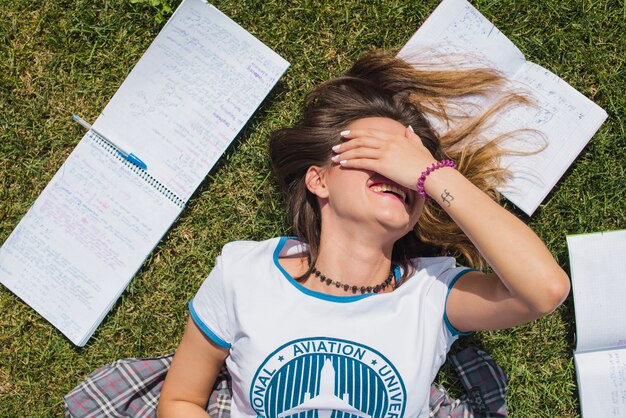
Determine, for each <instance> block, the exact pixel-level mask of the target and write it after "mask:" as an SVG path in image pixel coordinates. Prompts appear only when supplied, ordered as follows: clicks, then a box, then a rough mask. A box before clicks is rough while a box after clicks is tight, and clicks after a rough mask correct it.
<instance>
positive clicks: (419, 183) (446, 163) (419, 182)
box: [417, 160, 456, 199]
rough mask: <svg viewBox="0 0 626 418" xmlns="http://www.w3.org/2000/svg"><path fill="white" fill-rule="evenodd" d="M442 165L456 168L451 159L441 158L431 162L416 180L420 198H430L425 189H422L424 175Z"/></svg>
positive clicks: (424, 179)
mask: <svg viewBox="0 0 626 418" xmlns="http://www.w3.org/2000/svg"><path fill="white" fill-rule="evenodd" d="M442 167H451V168H456V164H455V163H454V161H452V160H441V161H437V162H436V163H433V165H431V166H430V167H428V168H427V169H426V170H424V171H422V175H421V176H420V178H419V180H417V193H418V194H419V196H420V197H421V198H422V199H430V196H428V194H427V193H426V190H424V182H425V181H426V177H427V176H428V175H429V174H430V173H432V172H433V171H435V170H437V169H439V168H442Z"/></svg>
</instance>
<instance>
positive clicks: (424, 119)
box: [270, 52, 530, 278]
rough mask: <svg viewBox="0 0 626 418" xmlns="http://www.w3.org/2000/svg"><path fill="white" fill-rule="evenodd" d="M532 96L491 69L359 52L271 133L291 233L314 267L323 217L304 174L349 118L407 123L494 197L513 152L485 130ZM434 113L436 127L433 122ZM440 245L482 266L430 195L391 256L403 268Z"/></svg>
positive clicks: (323, 156)
mask: <svg viewBox="0 0 626 418" xmlns="http://www.w3.org/2000/svg"><path fill="white" fill-rule="evenodd" d="M485 98H495V99H496V100H495V102H493V104H491V105H489V106H487V108H482V107H481V106H480V104H479V103H480V101H481V100H483V99H485ZM529 103H530V101H529V99H528V98H527V97H526V96H524V95H523V94H520V93H519V92H516V91H514V90H513V89H511V88H510V86H509V85H508V83H507V81H506V79H505V78H504V77H503V75H502V74H500V73H499V72H498V71H495V70H493V69H489V68H484V67H483V68H462V69H458V68H457V69H449V68H432V67H429V68H421V66H414V65H411V64H409V63H407V62H406V61H404V60H402V59H400V58H397V57H395V56H393V55H391V54H390V53H385V52H375V53H371V54H369V55H367V56H365V57H362V58H360V59H359V60H357V61H356V62H355V63H354V65H353V66H352V67H351V68H350V69H349V70H348V71H347V72H346V73H345V74H344V75H343V76H340V77H337V78H335V79H332V80H329V81H327V82H325V83H322V84H321V85H319V86H318V87H317V88H316V89H314V90H313V91H312V92H311V93H310V94H309V96H308V97H307V100H306V102H305V108H304V112H303V114H302V116H301V117H300V119H299V121H298V122H297V123H296V124H295V125H294V126H292V127H288V128H282V129H280V130H278V131H276V132H274V133H273V134H272V136H271V139H270V157H271V160H272V164H273V169H274V172H275V173H276V175H277V177H278V179H279V183H280V185H281V188H282V190H283V191H284V193H285V196H286V198H287V203H288V208H289V214H290V216H291V221H292V227H293V230H294V233H295V234H296V235H298V236H300V237H302V238H304V239H305V240H306V241H307V242H308V243H309V247H310V254H309V255H308V257H309V265H310V269H311V268H312V267H313V266H314V264H315V261H316V258H317V253H318V249H319V239H320V236H319V234H320V229H321V216H320V213H319V207H318V205H317V200H316V199H315V197H314V196H312V195H311V193H310V192H309V191H308V190H307V189H306V186H305V184H304V175H305V173H306V170H307V169H308V167H310V166H311V165H322V166H323V165H326V164H329V163H330V157H331V156H332V151H331V148H332V146H333V145H336V144H338V143H339V141H340V135H339V132H340V131H342V130H343V129H345V127H346V126H347V125H348V124H349V123H351V122H352V121H355V120H358V119H362V118H365V117H372V116H380V117H388V118H391V119H394V120H396V121H398V122H400V123H402V124H403V125H405V126H407V125H411V126H412V127H413V128H414V130H415V132H416V133H417V135H418V136H419V137H420V138H421V140H422V142H423V143H424V145H425V146H426V147H427V148H428V149H429V151H430V152H431V153H432V154H433V156H434V157H435V158H437V159H444V158H445V159H451V160H454V161H455V162H456V163H457V165H458V170H459V171H460V172H461V173H462V174H463V175H464V176H465V177H466V178H467V179H468V180H469V181H471V182H472V183H474V184H475V185H476V186H477V187H479V188H480V189H481V190H483V191H484V192H485V193H487V194H488V195H489V196H491V197H492V198H493V199H495V200H499V199H500V194H499V193H498V191H497V188H498V186H500V185H502V184H504V182H505V181H506V179H507V178H508V176H509V174H510V173H509V172H508V171H507V169H506V168H504V167H502V166H501V165H500V158H501V157H502V156H503V155H506V154H509V153H511V152H510V151H507V150H506V149H505V148H504V147H503V146H502V142H503V141H504V140H506V139H507V138H509V137H511V136H512V135H514V134H515V133H514V132H513V133H505V134H501V135H496V136H494V137H489V136H488V134H487V132H488V129H489V127H490V125H491V122H492V121H493V120H494V118H496V117H497V116H498V115H501V114H502V113H503V112H504V111H506V110H508V109H510V108H511V107H513V106H518V105H527V104H529ZM431 122H436V123H437V125H439V126H440V128H439V129H438V130H435V129H434V128H433V126H432V124H431ZM443 252H453V253H455V255H462V256H463V257H465V259H466V260H467V262H468V263H469V264H470V265H472V266H474V267H477V268H482V267H484V266H485V265H486V263H485V261H484V259H483V258H482V256H481V255H480V254H479V252H478V250H477V249H476V248H475V247H474V246H473V245H472V243H471V241H470V240H469V239H468V238H467V237H466V236H465V234H464V233H463V232H462V231H461V229H460V228H459V227H458V226H457V225H456V224H455V223H454V222H453V221H452V220H451V219H450V218H449V217H448V215H447V214H446V212H445V211H444V210H443V209H442V208H441V207H440V206H439V205H438V204H436V203H434V202H432V201H428V202H427V203H426V206H425V209H424V212H423V214H422V216H421V217H420V220H419V221H418V224H417V226H416V228H415V234H413V233H410V234H407V236H405V237H403V238H402V239H400V240H399V241H398V242H397V243H396V245H395V246H394V252H393V254H392V258H393V261H394V262H395V263H398V264H400V265H401V266H402V267H403V268H404V271H405V272H409V271H410V270H411V267H410V266H411V263H410V258H413V257H416V256H418V255H434V254H439V253H443ZM310 269H309V270H310ZM309 274H310V271H309V272H307V273H305V274H304V275H303V276H302V278H305V277H308V275H309ZM405 277H406V274H405Z"/></svg>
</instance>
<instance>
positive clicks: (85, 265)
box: [0, 133, 182, 346]
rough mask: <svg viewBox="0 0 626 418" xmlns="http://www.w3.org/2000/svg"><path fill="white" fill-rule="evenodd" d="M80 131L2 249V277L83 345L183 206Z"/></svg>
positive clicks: (38, 309)
mask: <svg viewBox="0 0 626 418" xmlns="http://www.w3.org/2000/svg"><path fill="white" fill-rule="evenodd" d="M103 144H104V143H103V142H101V141H99V140H98V138H97V137H96V136H94V134H91V133H88V134H87V135H85V136H84V137H83V139H82V140H81V141H80V143H79V144H78V146H77V147H76V148H75V149H74V151H73V152H72V153H71V155H70V156H69V157H68V159H67V160H66V161H65V163H64V164H63V166H61V168H60V169H59V171H58V172H57V173H56V174H55V176H54V177H53V179H52V180H51V181H50V183H49V184H48V186H47V187H46V188H45V189H44V191H43V192H42V193H41V195H40V196H39V197H38V198H37V200H36V201H35V203H34V204H33V206H32V207H31V209H30V210H29V211H28V213H27V214H26V216H24V218H23V219H22V220H21V221H20V223H19V224H18V226H17V227H16V228H15V230H14V231H13V232H12V233H11V235H10V236H9V238H8V239H7V241H6V242H5V243H4V245H3V246H2V248H0V282H2V284H3V285H5V286H6V287H7V288H9V289H10V290H11V291H12V292H14V293H15V294H16V295H18V296H19V297H20V298H21V299H22V300H23V301H24V302H26V303H27V304H28V305H30V306H31V307H33V308H34V309H35V310H36V311H38V312H39V313H40V314H41V315H42V316H43V317H45V318H46V319H47V320H48V321H50V323H52V324H53V325H54V326H55V327H57V328H58V329H59V330H61V332H63V334H65V335H66V336H67V337H68V338H69V339H70V340H71V341H72V342H73V343H74V344H76V345H79V346H82V345H84V344H85V342H86V341H87V339H88V338H89V337H90V336H91V334H92V333H93V332H94V330H95V328H96V327H97V326H98V324H100V322H101V321H102V319H103V318H104V316H105V315H106V313H107V312H108V311H109V310H110V308H111V307H112V305H113V304H114V303H115V301H116V300H117V298H118V297H119V296H120V294H121V292H122V291H123V290H124V289H125V288H126V285H127V284H128V282H129V281H130V279H131V278H132V277H133V276H134V274H135V273H136V272H137V270H138V269H139V268H140V267H141V265H142V264H143V261H144V260H145V257H146V254H149V253H150V252H151V251H152V249H153V248H154V246H155V245H156V243H158V242H159V241H160V239H161V237H162V236H163V234H164V233H165V232H166V231H167V230H168V229H169V227H170V225H171V224H172V223H173V222H174V220H176V218H177V217H178V215H179V214H180V212H181V210H182V206H181V205H178V204H176V203H174V202H173V201H171V200H169V199H168V198H166V197H165V196H164V195H163V194H161V193H159V192H158V191H157V190H156V189H155V188H154V187H153V186H152V185H150V183H149V182H146V181H144V180H143V179H142V178H141V177H139V176H137V173H136V170H137V169H136V168H132V166H129V165H128V164H124V163H122V162H121V159H120V157H119V156H117V155H116V154H115V153H114V151H113V150H112V149H111V148H110V147H107V146H106V145H103Z"/></svg>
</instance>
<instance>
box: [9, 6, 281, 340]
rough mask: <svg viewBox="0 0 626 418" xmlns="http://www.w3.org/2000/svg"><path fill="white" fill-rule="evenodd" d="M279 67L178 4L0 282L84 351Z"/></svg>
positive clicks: (31, 223) (22, 238) (214, 18)
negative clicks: (133, 158) (128, 155)
mask: <svg viewBox="0 0 626 418" xmlns="http://www.w3.org/2000/svg"><path fill="white" fill-rule="evenodd" d="M288 66H289V64H288V63H287V62H286V61H285V60H284V59H282V58H281V57H280V56H278V55H277V54H276V53H274V52H273V51H272V50H271V49H269V48H268V47H267V46H265V45H264V44H262V43H261V42H260V41H259V40H257V39H256V38H254V37H253V36H252V35H251V34H249V33H248V32H246V31H245V30H244V29H242V28H241V27H239V26H238V25H237V24H236V23H235V22H233V21H232V20H230V19H229V18H228V17H226V16H225V15H223V14H222V13H221V12H219V11H218V10H217V9H216V8H214V7H213V6H211V5H208V4H207V3H205V2H204V1H202V0H184V1H183V3H182V4H181V5H180V6H179V7H178V9H177V10H176V12H175V13H174V14H173V16H172V17H171V19H170V20H169V21H168V23H167V24H166V25H165V27H164V28H163V30H162V31H161V32H160V33H159V35H158V36H157V38H156V39H155V40H154V42H153V43H152V44H151V45H150V47H149V48H148V50H147V51H146V52H145V54H144V55H143V56H142V58H141V59H140V61H139V62H138V63H137V64H136V66H135V67H134V68H133V70H132V71H131V73H130V74H129V75H128V77H127V78H126V79H125V80H124V82H123V83H122V85H121V86H120V88H119V90H118V91H117V92H116V93H115V95H114V96H113V98H112V99H111V100H110V102H109V103H108V104H107V106H106V107H105V109H104V111H103V112H102V114H101V115H100V116H99V117H98V119H97V121H96V122H95V123H94V125H93V128H94V130H90V131H89V132H88V133H87V134H85V136H84V137H83V138H82V140H81V141H80V142H79V143H78V145H77V146H76V148H75V149H74V150H73V151H72V153H71V154H70V156H69V157H68V158H67V160H66V161H65V163H64V164H63V165H62V166H61V168H60V169H59V170H58V172H57V173H56V174H55V175H54V177H53V178H52V180H51V181H50V183H49V184H48V185H47V186H46V188H45V189H44V190H43V192H42V193H41V195H40V196H39V197H38V198H37V200H36V201H35V203H34V204H33V206H32V207H31V208H30V209H29V211H28V213H27V214H26V215H25V216H24V218H23V219H22V220H21V221H20V223H19V224H18V225H17V227H16V228H15V230H14V231H13V232H12V233H11V235H10V236H9V238H8V239H7V241H6V242H5V243H4V244H3V246H2V247H1V248H0V282H1V283H2V284H3V285H4V286H6V287H7V288H8V289H10V290H11V291H12V292H13V293H15V294H16V295H17V296H18V297H19V298H20V299H22V300H23V301H24V302H26V303H27V304H28V305H30V306H31V307H33V308H34V309H35V310H36V311H37V312H39V313H40V314H41V315H42V316H43V317H45V318H46V319H47V320H48V321H49V322H50V323H52V325H54V326H55V327H56V328H58V329H59V330H60V331H61V332H62V333H63V334H65V335H66V336H67V337H68V338H69V339H70V340H71V341H72V342H73V343H74V344H76V345H78V346H83V345H84V344H85V343H86V342H87V341H88V339H89V338H90V337H91V335H92V334H93V332H94V331H95V329H96V328H97V327H98V325H99V324H100V323H101V322H102V320H103V319H104V317H105V316H106V314H107V313H108V311H109V310H110V309H111V307H112V306H113V305H114V304H115V302H116V300H117V299H118V298H119V296H120V295H121V293H122V292H123V291H124V289H125V288H126V286H127V285H128V283H129V282H130V280H131V279H132V277H133V276H134V275H135V273H136V272H137V271H138V270H139V268H140V267H141V265H142V264H143V262H144V261H145V259H146V258H147V257H148V255H149V254H150V253H151V252H152V250H153V249H154V247H155V246H156V245H157V244H158V243H159V241H160V240H161V238H162V237H163V235H164V234H165V233H166V232H167V231H168V229H169V228H170V226H171V225H172V223H173V222H174V221H175V220H176V219H177V218H178V216H179V215H180V213H181V211H182V210H183V209H184V207H185V204H186V203H187V201H188V199H189V197H190V196H191V195H192V194H193V192H194V190H195V189H196V188H197V187H198V186H199V185H200V183H201V182H202V180H203V179H204V178H205V177H206V175H207V174H208V173H209V171H210V170H211V168H212V167H213V165H214V164H215V162H216V161H217V160H218V159H219V157H220V156H221V155H222V153H223V152H224V151H225V149H226V148H227V147H228V145H229V144H230V143H231V141H232V140H233V139H234V138H235V136H236V135H237V133H238V132H239V130H240V129H241V128H242V127H243V126H244V124H245V123H246V122H247V120H248V119H249V118H250V117H251V116H252V114H253V113H254V111H255V110H256V109H257V107H258V106H259V104H260V103H261V102H262V100H263V99H264V98H265V96H266V95H267V94H268V93H269V91H270V90H271V89H272V88H273V86H274V85H275V83H276V82H277V81H278V79H279V78H280V77H281V75H282V74H283V73H284V71H285V70H286V69H287V67H288ZM70 120H71V119H70V118H69V115H68V121H70ZM68 123H71V122H68ZM96 132H98V133H100V134H102V135H103V136H104V137H106V139H107V140H109V141H111V142H113V143H115V144H116V145H118V146H120V147H122V146H123V148H124V149H126V150H132V152H133V153H134V154H136V155H137V156H139V157H141V159H142V160H143V161H144V162H145V163H146V164H147V169H146V170H143V169H141V168H139V167H138V166H136V165H134V164H132V163H130V162H129V161H127V160H126V159H124V158H123V157H121V156H120V154H119V153H118V152H117V151H118V149H117V148H115V147H113V146H112V145H111V144H110V142H108V141H107V140H105V138H103V137H101V136H100V135H99V134H97V133H96Z"/></svg>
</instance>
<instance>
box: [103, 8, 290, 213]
mask: <svg viewBox="0 0 626 418" xmlns="http://www.w3.org/2000/svg"><path fill="white" fill-rule="evenodd" d="M288 65H289V64H288V63H287V62H286V61H285V60H284V59H282V58H281V57H280V56H278V55H277V54H276V53H274V52H273V51H272V50H271V49H269V48H268V47H267V46H265V45H264V44H262V43H261V42H260V41H259V40H258V39H256V38H254V37H253V36H252V35H251V34H249V33H248V32H246V31H245V30H244V29H242V28H241V27H240V26H238V25H237V24H236V23H235V22H233V21H232V20H230V19H229V18H228V17H226V16H225V15H224V14H222V13H221V12H220V11H219V10H217V9H216V8H214V7H213V6H211V5H208V4H206V3H205V2H204V1H202V0H185V1H183V3H182V4H181V5H180V6H179V8H178V9H177V10H176V12H175V13H174V15H173V16H172V18H171V19H170V20H169V22H168V23H167V25H166V26H165V27H164V28H163V30H162V31H161V32H160V33H159V35H158V36H157V38H156V39H155V41H154V42H153V43H152V44H151V45H150V47H149V48H148V50H147V51H146V53H145V54H144V55H143V57H142V58H141V60H140V61H139V62H138V63H137V65H136V66H135V68H134V69H133V70H132V72H131V73H130V74H129V76H128V77H127V78H126V80H125V81H124V83H123V84H122V85H121V87H120V88H119V90H118V91H117V93H115V95H114V96H113V98H112V99H111V101H110V102H109V103H108V105H107V106H106V108H105V109H104V111H103V112H102V114H101V115H100V117H99V118H98V120H97V121H96V122H95V123H94V128H95V129H96V130H97V131H98V132H100V133H102V134H103V135H104V136H105V137H107V138H109V139H110V140H111V141H113V143H116V144H117V145H119V146H120V147H122V148H123V149H125V150H126V151H128V152H133V153H134V154H135V155H137V156H138V157H139V158H141V159H142V160H143V161H144V162H145V163H146V164H147V166H148V170H147V171H148V172H149V173H150V174H151V175H152V176H154V177H155V178H156V179H158V180H159V181H160V182H161V183H162V184H164V185H165V186H166V187H167V188H168V189H170V190H171V191H172V192H174V193H176V194H177V195H178V196H179V197H180V198H181V199H183V200H184V201H187V199H188V198H189V197H190V196H191V194H192V193H193V192H194V190H195V189H196V188H197V187H198V185H199V184H200V183H201V182H202V180H203V179H204V178H205V177H206V175H207V174H208V172H209V171H210V169H211V168H212V167H213V165H214V164H215V163H216V162H217V160H218V159H219V157H220V156H221V155H222V153H223V152H224V151H225V150H226V148H227V147H228V145H229V144H230V143H231V141H232V140H233V139H234V138H235V136H236V135H237V133H238V132H239V130H240V129H241V128H242V127H243V126H244V125H245V123H246V122H247V120H248V119H249V118H250V117H251V116H252V114H253V113H254V111H255V110H256V108H257V107H258V106H259V104H260V103H261V101H262V100H263V99H264V98H265V96H266V95H267V94H268V93H269V92H270V90H271V89H272V87H273V86H274V84H275V83H276V82H277V81H278V79H279V78H280V77H281V75H282V74H283V73H284V71H285V70H286V69H287V67H288Z"/></svg>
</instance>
